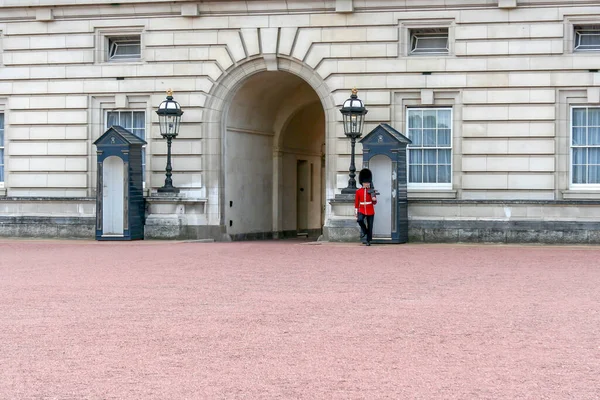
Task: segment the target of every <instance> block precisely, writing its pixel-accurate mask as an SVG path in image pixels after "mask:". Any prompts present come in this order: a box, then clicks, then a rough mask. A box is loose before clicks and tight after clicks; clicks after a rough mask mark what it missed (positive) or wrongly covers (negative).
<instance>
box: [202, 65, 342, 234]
mask: <svg viewBox="0 0 600 400" xmlns="http://www.w3.org/2000/svg"><path fill="white" fill-rule="evenodd" d="M277 64H278V66H277V68H273V64H272V63H271V64H269V65H267V63H266V62H265V60H264V59H256V60H253V61H249V62H247V63H244V64H241V65H239V66H237V67H235V68H233V69H232V70H231V71H229V72H228V73H227V74H225V76H224V77H222V79H220V80H219V82H217V84H216V85H215V86H214V88H213V90H212V91H211V96H210V98H209V99H208V100H207V103H206V105H205V112H206V114H205V116H204V120H205V121H206V123H205V125H204V131H203V138H205V139H206V141H205V149H204V151H203V154H205V160H204V163H203V164H204V165H205V166H207V168H206V169H205V173H204V174H203V175H204V178H205V181H206V182H205V184H206V187H208V188H218V190H211V191H210V192H209V202H208V205H207V214H208V217H209V220H212V221H214V223H218V224H219V225H221V226H222V227H223V229H224V231H225V232H226V233H227V235H228V237H230V238H232V239H252V238H272V237H289V236H295V235H297V234H299V233H300V234H305V235H310V236H317V235H318V234H319V233H320V232H321V229H322V227H323V225H324V221H325V218H326V215H327V207H326V201H325V199H326V198H328V197H329V196H333V194H334V184H333V182H334V180H335V172H333V171H331V169H330V168H329V164H328V163H327V160H328V159H331V157H327V155H328V154H327V153H331V152H332V151H334V149H335V146H333V140H334V138H333V137H332V134H331V132H333V131H334V129H333V128H332V125H333V124H334V120H335V114H334V113H333V112H334V111H336V109H335V108H334V102H333V100H332V98H331V93H330V91H329V90H328V89H327V87H326V85H325V84H324V83H323V82H322V80H321V79H320V77H319V76H318V75H317V74H316V73H315V72H314V71H313V70H312V69H310V68H308V67H306V66H304V65H302V64H300V63H297V62H295V61H292V60H288V59H278V62H277ZM217 166H218V167H219V168H216V167H217ZM329 171H331V172H329Z"/></svg>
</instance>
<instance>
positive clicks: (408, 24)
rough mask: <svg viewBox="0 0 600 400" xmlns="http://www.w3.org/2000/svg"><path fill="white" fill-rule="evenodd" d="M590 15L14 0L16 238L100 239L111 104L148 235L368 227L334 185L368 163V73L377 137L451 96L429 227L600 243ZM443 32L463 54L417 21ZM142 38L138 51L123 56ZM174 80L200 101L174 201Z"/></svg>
mask: <svg viewBox="0 0 600 400" xmlns="http://www.w3.org/2000/svg"><path fill="white" fill-rule="evenodd" d="M581 26H584V27H585V26H589V27H591V28H590V29H592V30H593V29H598V26H600V6H598V5H593V4H592V2H589V1H585V0H569V1H558V0H545V1H534V0H532V1H514V0H512V1H511V0H427V1H414V0H410V1H391V0H373V1H371V0H337V1H333V0H330V1H317V0H308V1H295V0H288V1H284V0H281V1H280V0H273V1H259V0H257V1H210V2H196V1H187V0H174V1H152V0H121V1H119V2H118V3H115V2H113V1H109V0H77V1H74V0H46V1H39V0H0V112H2V113H3V115H4V125H3V127H2V128H3V132H4V140H3V142H2V143H0V148H2V147H3V157H2V158H3V159H2V160H0V164H2V165H3V169H4V174H3V183H2V184H1V186H0V196H2V197H0V209H1V210H2V213H1V215H0V235H4V236H51V237H53V236H60V237H67V236H69V237H89V238H92V237H93V224H94V219H93V217H94V215H95V208H94V204H95V203H94V199H95V196H96V184H97V181H96V180H97V177H96V175H97V166H96V162H95V158H96V153H95V152H96V149H95V148H94V146H93V145H92V143H93V142H94V140H96V139H97V138H98V137H99V136H100V135H101V134H102V133H103V132H104V131H105V130H106V128H107V119H108V118H109V117H108V115H109V113H111V112H112V113H128V112H130V111H135V112H138V113H139V112H142V113H143V114H141V115H143V116H144V118H145V122H144V124H143V127H142V128H140V129H141V130H143V132H144V135H145V140H146V141H147V142H148V145H147V146H146V149H145V157H146V164H145V173H146V175H145V187H146V196H147V213H148V214H147V219H146V235H147V237H148V238H178V239H183V238H186V239H208V238H211V239H215V240H229V239H234V240H235V239H243V238H257V237H288V236H290V235H292V236H293V235H295V234H296V233H299V232H300V233H306V234H310V235H311V236H313V235H315V232H319V231H320V230H321V229H323V234H324V237H325V238H326V239H330V240H355V239H356V237H355V236H357V233H356V232H357V231H356V229H357V228H356V226H355V224H354V223H353V221H352V212H353V210H352V206H351V205H350V204H349V203H343V202H331V200H332V199H333V198H334V197H335V195H336V194H339V193H340V190H341V189H342V188H344V187H346V185H347V183H348V165H349V163H350V144H349V140H348V139H347V138H346V137H345V135H344V131H343V126H342V123H341V120H342V118H341V114H340V113H339V108H340V107H341V104H342V103H343V102H344V100H345V99H346V98H347V97H348V96H349V95H350V89H351V88H353V87H357V88H358V89H359V97H360V98H361V99H362V100H363V101H364V102H365V105H366V107H367V108H368V110H369V112H368V114H367V116H366V123H365V130H364V131H365V133H366V132H369V131H370V130H371V129H372V128H374V127H375V126H377V125H378V124H379V123H382V122H384V123H388V124H390V125H391V126H393V127H395V128H396V129H397V130H399V131H401V132H404V133H406V134H407V135H408V132H407V131H408V123H409V122H408V111H407V110H410V109H414V110H419V109H423V110H435V109H449V110H451V126H449V127H446V128H448V129H450V132H451V143H450V145H449V146H450V148H451V159H450V174H451V177H450V179H449V180H448V181H445V182H444V184H439V182H436V184H429V185H428V184H412V185H411V184H410V183H409V186H408V197H409V227H410V230H411V240H425V241H427V240H451V241H456V240H460V241H542V242H544V241H547V242H561V241H567V242H585V243H598V242H600V234H599V232H600V182H599V181H597V180H594V179H595V178H591V180H589V181H586V182H584V183H583V184H582V183H581V182H577V183H574V182H573V179H574V178H573V175H574V172H573V169H574V161H573V159H572V156H571V153H572V146H571V145H572V140H571V135H572V132H573V129H574V128H573V113H572V107H581V108H584V109H587V108H589V109H590V110H596V109H597V108H599V107H600V73H599V72H598V68H599V66H600V51H593V50H592V51H577V49H576V44H575V43H576V37H575V35H576V34H577V29H578V27H581ZM436 30H440V31H441V32H443V34H444V35H446V36H447V54H435V55H431V54H418V53H411V50H412V48H411V46H412V45H413V39H414V37H415V35H417V34H416V33H415V32H419V31H425V32H435V31H436ZM132 37H133V38H135V37H137V38H139V40H140V43H139V46H140V56H139V58H138V59H122V60H118V59H117V60H110V59H108V58H107V54H108V53H110V51H111V50H110V46H111V40H113V39H115V40H117V39H118V40H120V39H121V38H132ZM167 89H172V90H173V91H174V97H175V100H177V101H178V102H179V103H180V104H181V107H182V109H183V110H184V112H185V114H184V116H183V119H182V127H181V130H180V134H179V136H178V137H177V139H176V140H175V141H174V143H173V166H174V175H173V180H174V184H175V185H176V186H177V187H179V188H180V189H181V192H180V195H179V196H177V197H172V198H165V197H160V196H157V195H156V189H157V188H158V187H160V186H161V185H162V184H163V182H164V168H165V163H166V152H167V150H166V143H165V141H164V140H163V139H162V138H161V136H160V131H159V127H158V118H157V116H156V114H155V112H154V111H155V110H156V107H157V106H158V104H159V103H160V102H161V101H162V100H163V99H164V97H165V91H166V90H167ZM123 115H124V114H123ZM589 127H590V126H589V124H588V128H589ZM593 127H594V128H595V125H593ZM138 128H139V127H138ZM592 147H593V146H592ZM357 154H358V157H357V165H358V166H360V165H361V159H360V154H361V152H360V148H357ZM594 162H595V161H593V160H591V159H588V160H587V161H586V163H584V165H586V166H587V168H592V169H593V165H594ZM440 163H441V162H440V161H439V160H438V162H437V164H436V165H437V166H438V167H439V166H440ZM590 165H592V167H590ZM359 168H360V167H359ZM305 177H306V179H305ZM303 179H305V180H303ZM77 221H79V223H78V222H77ZM28 224H29V225H32V227H25V226H26V225H28ZM73 224H75V225H80V228H78V229H72V228H70V226H72V225H73Z"/></svg>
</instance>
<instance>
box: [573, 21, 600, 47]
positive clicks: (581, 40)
mask: <svg viewBox="0 0 600 400" xmlns="http://www.w3.org/2000/svg"><path fill="white" fill-rule="evenodd" d="M573 29H574V36H575V38H574V40H575V42H574V43H573V50H574V51H576V52H583V51H600V25H575V26H574V27H573Z"/></svg>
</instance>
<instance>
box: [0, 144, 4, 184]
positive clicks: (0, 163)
mask: <svg viewBox="0 0 600 400" xmlns="http://www.w3.org/2000/svg"><path fill="white" fill-rule="evenodd" d="M0 182H4V149H0Z"/></svg>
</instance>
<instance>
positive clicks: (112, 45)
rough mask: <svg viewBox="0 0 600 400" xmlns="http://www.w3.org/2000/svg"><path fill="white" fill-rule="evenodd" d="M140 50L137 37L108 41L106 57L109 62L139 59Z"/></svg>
mask: <svg viewBox="0 0 600 400" xmlns="http://www.w3.org/2000/svg"><path fill="white" fill-rule="evenodd" d="M141 49H142V48H141V42H140V38H139V36H138V37H136V36H131V37H114V38H109V39H108V57H109V59H110V60H118V59H131V58H139V57H140V55H141Z"/></svg>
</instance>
